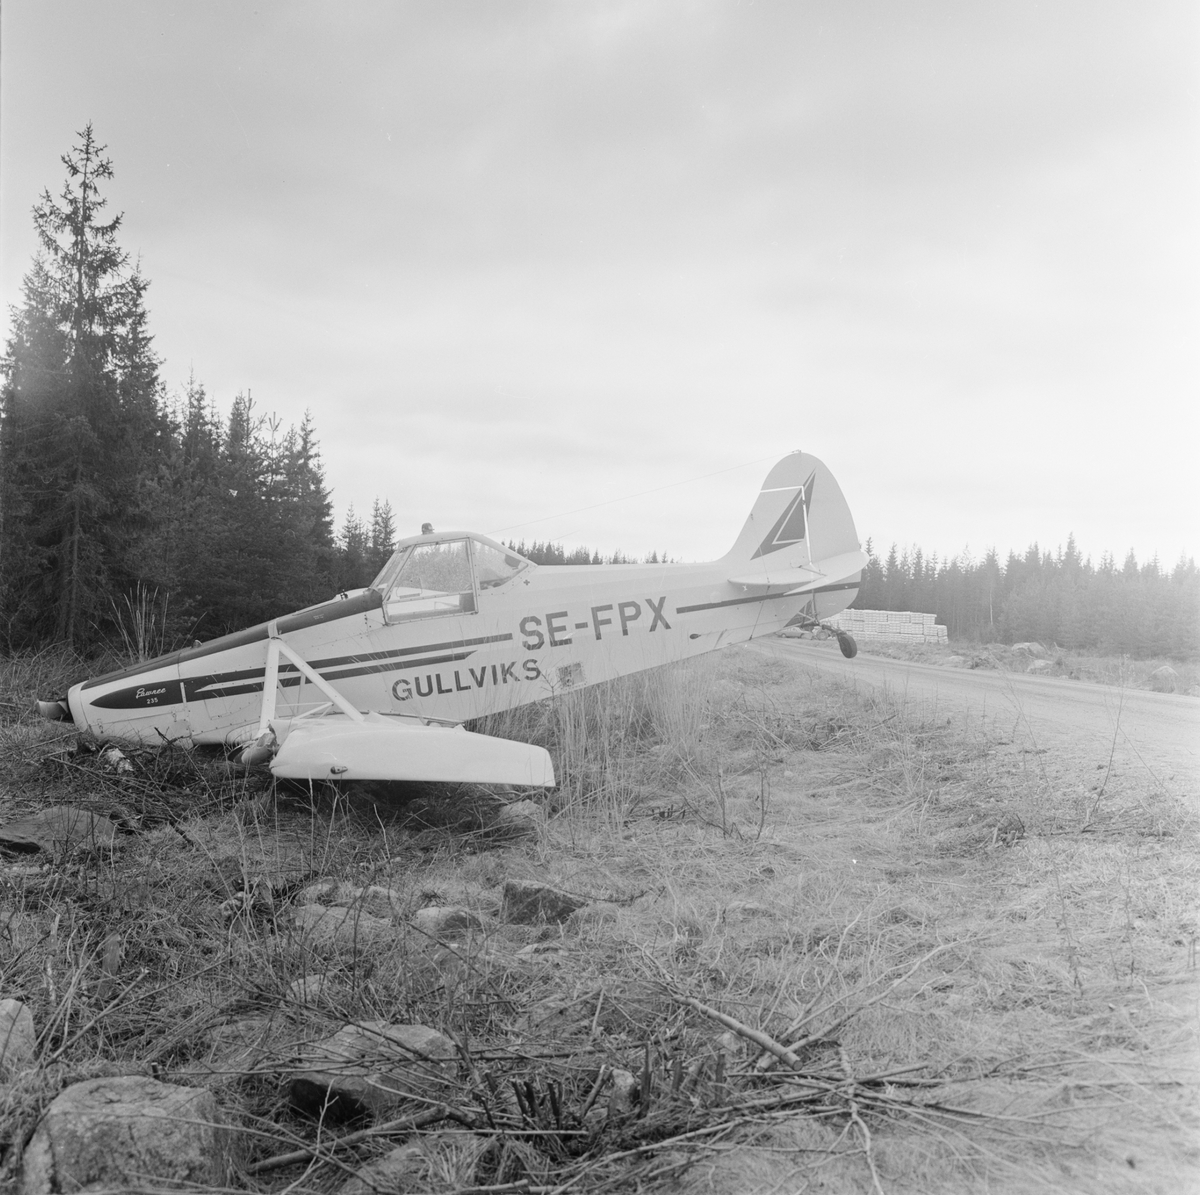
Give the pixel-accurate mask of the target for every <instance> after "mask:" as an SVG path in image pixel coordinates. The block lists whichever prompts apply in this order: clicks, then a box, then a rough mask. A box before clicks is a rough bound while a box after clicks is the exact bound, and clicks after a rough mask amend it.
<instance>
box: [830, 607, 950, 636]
mask: <svg viewBox="0 0 1200 1195" xmlns="http://www.w3.org/2000/svg"><path fill="white" fill-rule="evenodd" d="M829 623H830V625H831V626H835V627H837V628H838V630H840V631H848V632H849V633H850V634H851V635H853V636H854V637H855V639H859V640H861V641H863V642H866V643H869V642H870V641H871V640H873V639H875V640H881V639H891V640H900V641H903V642H907V643H945V642H946V641H947V637H946V628H945V627H943V626H939V625H938V624H937V623H936V622H935V621H934V616H933V615H932V614H917V613H914V612H912V611H909V610H843V611H842V613H841V614H838V615H835V616H834V617H833V618H831V619H830V620H829Z"/></svg>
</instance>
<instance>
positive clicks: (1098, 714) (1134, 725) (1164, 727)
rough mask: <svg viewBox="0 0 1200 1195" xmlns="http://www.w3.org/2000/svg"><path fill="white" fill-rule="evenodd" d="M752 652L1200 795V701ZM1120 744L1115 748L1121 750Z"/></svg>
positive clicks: (816, 650)
mask: <svg viewBox="0 0 1200 1195" xmlns="http://www.w3.org/2000/svg"><path fill="white" fill-rule="evenodd" d="M749 646H750V648H751V650H753V651H760V652H763V653H765V654H767V655H772V656H775V657H777V658H780V659H785V660H792V661H795V662H796V663H798V664H800V665H802V666H803V667H805V668H812V669H816V670H817V671H818V672H822V673H827V674H830V675H834V676H838V677H841V678H842V679H843V680H845V681H847V682H848V683H850V684H858V685H882V686H886V687H887V688H888V689H890V690H891V691H892V692H893V693H894V694H895V695H896V696H899V697H903V698H904V699H905V700H906V702H908V703H909V705H910V706H914V707H916V710H917V711H918V712H920V713H922V714H924V715H926V716H941V717H952V718H954V719H955V720H956V721H957V720H958V719H959V718H962V719H964V720H965V721H967V722H970V721H974V722H975V724H976V725H978V724H979V723H980V722H982V723H984V724H986V725H987V726H988V727H989V728H991V729H993V730H995V731H1000V732H1002V733H1004V734H1005V735H1006V737H1011V738H1013V739H1014V740H1015V741H1026V742H1028V743H1029V744H1030V745H1031V746H1032V747H1035V748H1045V749H1047V750H1048V751H1050V752H1053V753H1054V754H1055V755H1058V756H1060V757H1062V756H1067V757H1070V758H1071V760H1072V762H1073V763H1077V764H1078V765H1080V766H1081V768H1086V767H1089V766H1095V767H1107V766H1108V762H1109V758H1110V755H1111V757H1112V760H1113V766H1114V767H1116V768H1120V769H1121V770H1122V771H1123V772H1125V773H1126V774H1129V773H1131V772H1134V771H1141V772H1143V774H1144V773H1146V772H1149V773H1150V774H1152V775H1153V777H1154V778H1155V779H1156V780H1158V781H1160V782H1162V783H1163V784H1164V785H1165V786H1166V787H1168V788H1170V789H1171V790H1173V791H1175V792H1176V793H1177V794H1179V795H1181V796H1189V797H1192V798H1193V799H1195V798H1196V795H1197V793H1198V792H1200V700H1198V699H1197V698H1195V697H1185V696H1182V695H1177V694H1172V693H1151V692H1148V691H1146V690H1144V689H1120V688H1117V687H1115V686H1110V685H1096V684H1089V683H1087V682H1084V681H1073V680H1063V679H1059V678H1053V677H1044V676H1027V675H1023V674H1021V673H1010V672H999V671H995V672H993V671H991V670H989V669H958V668H939V667H936V666H935V665H932V664H916V663H911V662H908V661H904V660H889V659H886V658H884V657H882V656H872V655H869V654H867V653H865V652H862V651H860V652H859V654H858V655H857V656H856V657H855V658H854V659H853V660H847V659H845V658H844V657H843V656H842V654H841V653H840V652H839V651H838V649H837V646H836V645H835V644H834V643H832V642H828V643H824V642H814V641H811V640H788V639H756V640H755V641H754V642H753V643H751V644H750V645H749ZM1114 743H1115V747H1114Z"/></svg>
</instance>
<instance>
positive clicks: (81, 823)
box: [0, 805, 117, 851]
mask: <svg viewBox="0 0 1200 1195" xmlns="http://www.w3.org/2000/svg"><path fill="white" fill-rule="evenodd" d="M116 833H117V825H116V822H112V821H109V819H108V818H106V817H102V816H101V815H99V814H96V813H89V812H88V811H87V810H86V809H79V808H76V806H74V805H50V806H48V807H47V808H46V809H39V810H38V812H37V813H34V814H32V815H31V816H29V817H23V818H20V819H18V820H17V821H12V822H6V823H5V824H4V825H2V826H0V844H3V845H4V846H6V847H8V848H9V849H10V850H17V851H65V850H75V849H76V848H82V849H84V850H86V849H89V848H92V849H96V850H111V849H112V845H113V840H114V838H115V837H116Z"/></svg>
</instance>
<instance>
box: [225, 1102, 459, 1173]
mask: <svg viewBox="0 0 1200 1195" xmlns="http://www.w3.org/2000/svg"><path fill="white" fill-rule="evenodd" d="M439 1120H457V1121H458V1122H459V1123H460V1124H462V1125H465V1126H466V1127H467V1128H471V1129H473V1128H475V1127H477V1126H476V1124H475V1120H474V1118H473V1117H470V1116H468V1115H467V1114H466V1113H464V1112H460V1111H459V1110H458V1109H457V1108H451V1107H449V1106H448V1105H445V1104H443V1105H441V1106H439V1107H437V1108H434V1109H432V1110H431V1111H429V1112H421V1113H420V1114H418V1115H416V1116H401V1117H400V1118H399V1119H397V1120H389V1121H387V1122H385V1123H384V1124H379V1125H375V1126H374V1127H373V1128H369V1129H359V1130H358V1132H356V1133H347V1134H346V1135H345V1136H344V1137H337V1138H335V1139H334V1140H332V1141H328V1142H326V1143H325V1146H324V1148H325V1149H342V1148H343V1147H345V1146H347V1145H354V1144H356V1143H357V1142H359V1141H369V1140H370V1139H371V1138H372V1137H388V1136H391V1135H392V1134H393V1133H403V1132H409V1131H411V1130H412V1129H423V1128H424V1127H425V1126H426V1125H431V1124H436V1123H437V1122H438V1121H439ZM321 1153H322V1147H321V1146H315V1145H314V1146H310V1147H307V1148H305V1149H294V1150H292V1152H291V1153H286V1154H277V1155H276V1156H275V1157H273V1158H264V1159H263V1160H262V1161H261V1162H253V1163H251V1165H249V1166H247V1167H246V1173H247V1174H264V1173H266V1172H267V1171H268V1170H279V1169H280V1168H282V1167H284V1166H292V1165H294V1164H295V1163H297V1162H308V1161H311V1160H312V1159H313V1158H315V1157H318V1156H320V1155H321Z"/></svg>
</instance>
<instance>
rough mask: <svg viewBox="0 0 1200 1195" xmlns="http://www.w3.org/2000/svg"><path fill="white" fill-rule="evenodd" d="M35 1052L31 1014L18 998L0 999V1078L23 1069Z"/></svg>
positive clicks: (34, 1034) (30, 1062) (35, 1044)
mask: <svg viewBox="0 0 1200 1195" xmlns="http://www.w3.org/2000/svg"><path fill="white" fill-rule="evenodd" d="M36 1053H37V1034H36V1033H35V1032H34V1031H33V1014H32V1013H31V1012H30V1011H29V1009H28V1008H27V1007H26V1006H25V1004H24V1003H22V1001H20V1000H0V1080H2V1079H5V1078H8V1077H10V1076H12V1075H15V1074H19V1073H20V1072H21V1071H23V1070H25V1069H26V1068H27V1067H29V1066H30V1065H31V1064H32V1063H33V1060H34V1057H35V1055H36Z"/></svg>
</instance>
